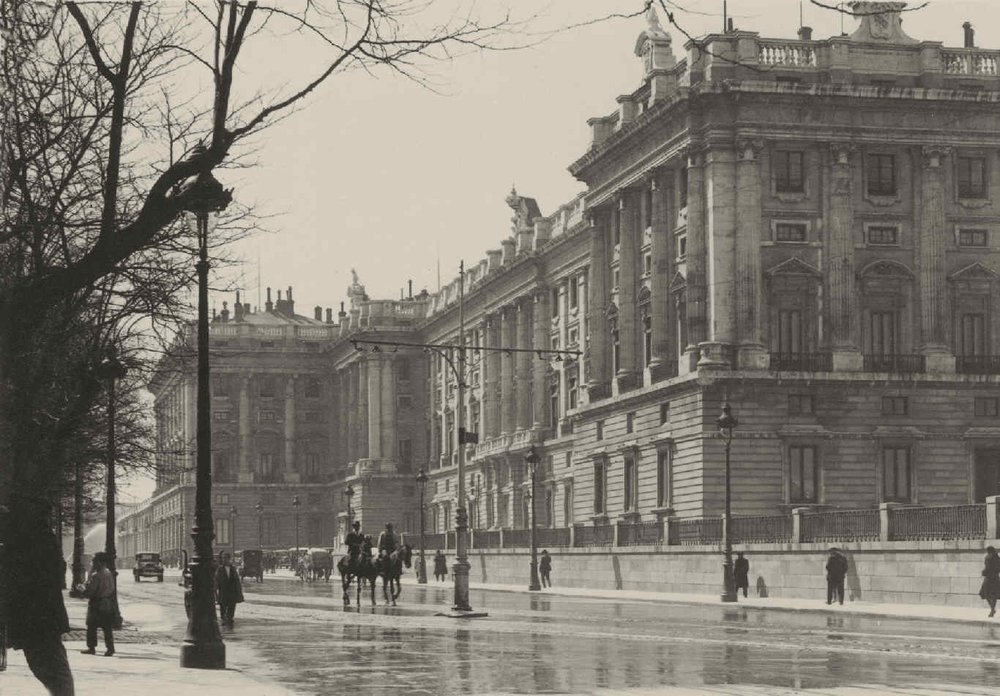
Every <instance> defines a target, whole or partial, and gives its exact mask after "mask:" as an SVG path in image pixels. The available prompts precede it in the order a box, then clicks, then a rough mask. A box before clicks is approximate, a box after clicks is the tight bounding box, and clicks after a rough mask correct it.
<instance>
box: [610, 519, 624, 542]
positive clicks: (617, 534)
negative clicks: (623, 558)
mask: <svg viewBox="0 0 1000 696" xmlns="http://www.w3.org/2000/svg"><path fill="white" fill-rule="evenodd" d="M621 534H622V523H621V522H615V523H614V527H613V528H612V537H611V545H612V546H621Z"/></svg>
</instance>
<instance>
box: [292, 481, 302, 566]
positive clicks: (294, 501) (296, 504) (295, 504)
mask: <svg viewBox="0 0 1000 696" xmlns="http://www.w3.org/2000/svg"><path fill="white" fill-rule="evenodd" d="M301 504H302V502H301V501H300V500H299V496H295V497H294V498H292V507H293V508H295V557H296V558H298V557H299V505H301Z"/></svg>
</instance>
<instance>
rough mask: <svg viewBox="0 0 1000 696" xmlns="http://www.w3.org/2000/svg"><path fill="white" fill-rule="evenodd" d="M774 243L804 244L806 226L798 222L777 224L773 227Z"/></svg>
mask: <svg viewBox="0 0 1000 696" xmlns="http://www.w3.org/2000/svg"><path fill="white" fill-rule="evenodd" d="M774 241H776V242H804V241H806V226H805V225H804V224H802V223H800V222H779V223H776V224H775V226H774Z"/></svg>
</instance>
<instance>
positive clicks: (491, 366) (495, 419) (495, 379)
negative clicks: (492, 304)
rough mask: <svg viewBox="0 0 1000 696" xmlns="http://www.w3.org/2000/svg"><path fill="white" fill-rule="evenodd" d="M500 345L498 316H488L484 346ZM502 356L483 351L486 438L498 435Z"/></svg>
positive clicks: (495, 346) (499, 428)
mask: <svg viewBox="0 0 1000 696" xmlns="http://www.w3.org/2000/svg"><path fill="white" fill-rule="evenodd" d="M499 345H500V314H499V313H496V314H490V315H488V316H487V317H486V346H487V347H488V348H497V347H498V346H499ZM502 357H503V356H501V355H500V353H498V352H497V351H495V350H490V351H485V353H484V360H485V363H486V364H485V367H486V377H485V379H484V383H483V420H484V421H485V423H484V424H483V432H484V433H485V434H486V437H487V438H493V437H496V436H497V435H499V434H500V431H501V427H500V425H501V424H500V421H501V418H500V409H501V408H502V407H501V405H500V361H501V359H502Z"/></svg>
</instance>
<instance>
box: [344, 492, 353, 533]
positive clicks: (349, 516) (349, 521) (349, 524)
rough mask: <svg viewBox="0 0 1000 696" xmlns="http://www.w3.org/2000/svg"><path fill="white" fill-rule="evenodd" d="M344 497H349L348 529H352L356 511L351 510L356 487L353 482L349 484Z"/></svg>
mask: <svg viewBox="0 0 1000 696" xmlns="http://www.w3.org/2000/svg"><path fill="white" fill-rule="evenodd" d="M344 497H345V498H347V531H351V523H352V522H353V521H354V513H353V512H351V498H353V497H354V487H353V486H352V485H351V484H347V489H346V490H345V491H344Z"/></svg>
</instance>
